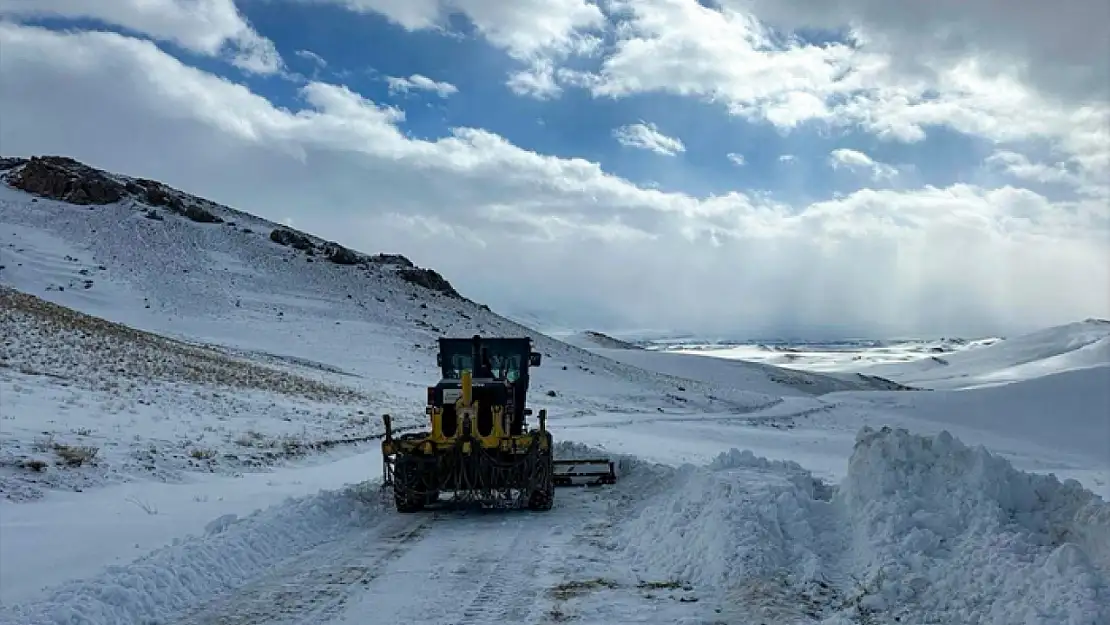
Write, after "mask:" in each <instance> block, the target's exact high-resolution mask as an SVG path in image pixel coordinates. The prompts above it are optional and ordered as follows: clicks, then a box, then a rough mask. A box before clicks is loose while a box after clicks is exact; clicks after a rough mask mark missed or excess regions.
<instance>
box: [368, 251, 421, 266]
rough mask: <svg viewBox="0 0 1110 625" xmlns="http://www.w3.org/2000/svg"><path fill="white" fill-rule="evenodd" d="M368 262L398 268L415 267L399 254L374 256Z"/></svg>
mask: <svg viewBox="0 0 1110 625" xmlns="http://www.w3.org/2000/svg"><path fill="white" fill-rule="evenodd" d="M370 262H372V263H378V264H381V265H397V266H398V267H412V268H415V267H416V265H415V264H414V263H413V262H412V261H411V260H409V259H407V258H405V257H404V256H401V255H400V254H374V255H373V256H371V257H370Z"/></svg>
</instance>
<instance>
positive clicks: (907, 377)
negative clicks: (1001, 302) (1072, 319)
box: [862, 319, 1110, 388]
mask: <svg viewBox="0 0 1110 625" xmlns="http://www.w3.org/2000/svg"><path fill="white" fill-rule="evenodd" d="M1107 365H1110V321H1107V320H1104V319H1087V320H1085V321H1079V322H1076V323H1069V324H1065V325H1061V326H1055V327H1052V328H1046V329H1044V330H1040V331H1038V332H1032V333H1029V334H1025V335H1021V336H1015V337H1011V338H1007V339H1004V340H1000V341H996V342H994V343H992V344H990V345H988V346H984V347H980V348H977V349H969V350H965V351H961V352H958V353H953V354H948V355H944V356H936V357H930V358H925V359H921V360H917V361H913V362H907V363H892V364H883V365H874V366H871V367H868V368H866V369H862V371H864V372H865V373H870V374H874V375H881V376H886V377H890V378H893V379H896V380H898V381H900V382H903V383H905V384H917V385H922V386H928V387H929V388H971V387H975V386H986V385H994V384H1005V383H1008V382H1016V381H1020V380H1029V379H1033V378H1037V377H1040V376H1045V375H1052V374H1055V373H1061V372H1065V371H1072V370H1076V369H1085V368H1088V367H1102V366H1107ZM1108 382H1110V380H1108Z"/></svg>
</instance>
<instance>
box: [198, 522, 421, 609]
mask: <svg viewBox="0 0 1110 625" xmlns="http://www.w3.org/2000/svg"><path fill="white" fill-rule="evenodd" d="M432 521H433V518H432V517H400V518H396V519H391V520H389V521H386V522H385V523H384V524H383V526H381V527H377V528H368V529H367V533H366V534H364V535H362V536H357V537H354V538H353V539H341V540H339V541H333V542H331V543H328V544H325V545H321V546H320V547H317V548H315V549H313V550H311V551H309V552H308V553H306V554H304V555H302V556H299V557H296V558H293V559H291V560H289V561H287V562H286V563H284V564H281V565H279V568H277V569H276V570H275V571H274V572H273V573H272V574H270V575H266V576H264V577H262V578H260V579H258V580H256V581H255V582H253V583H251V584H248V585H246V586H244V587H242V588H240V589H237V590H236V591H234V592H232V593H229V594H226V595H223V596H221V597H219V598H218V599H216V600H215V601H213V602H211V603H209V604H207V605H205V606H204V607H202V608H201V609H200V610H199V611H198V612H195V613H193V614H192V615H190V616H188V617H186V618H185V619H183V620H181V621H178V623H179V625H258V624H263V623H267V624H269V623H315V622H319V620H320V619H321V618H325V617H327V616H328V615H329V614H335V613H337V612H338V611H340V610H341V609H342V608H343V606H344V604H345V603H346V601H347V599H348V598H349V596H350V594H351V593H352V592H354V591H355V590H356V589H357V588H359V587H361V586H364V585H366V584H368V583H370V581H371V580H373V579H374V578H375V577H376V576H377V575H378V574H379V573H380V571H381V570H382V569H383V567H385V566H386V565H387V564H388V563H389V562H390V561H393V560H396V559H397V558H399V557H401V556H402V555H404V553H405V552H406V551H407V550H408V549H409V548H411V546H412V545H413V544H414V543H415V542H417V541H419V540H420V537H421V536H422V534H423V533H424V532H425V531H426V530H427V528H428V526H429V525H430V524H431V523H432Z"/></svg>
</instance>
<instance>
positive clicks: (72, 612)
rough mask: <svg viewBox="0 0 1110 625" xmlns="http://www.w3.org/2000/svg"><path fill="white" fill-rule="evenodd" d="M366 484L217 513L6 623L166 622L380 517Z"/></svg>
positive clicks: (21, 609) (3, 612)
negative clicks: (243, 513)
mask: <svg viewBox="0 0 1110 625" xmlns="http://www.w3.org/2000/svg"><path fill="white" fill-rule="evenodd" d="M382 512H383V505H382V503H381V502H380V501H379V500H378V498H377V497H376V496H374V495H373V494H371V493H370V492H369V489H368V488H367V486H366V485H356V486H351V487H348V488H345V489H341V490H336V491H324V492H321V493H319V494H317V495H311V496H307V497H301V498H297V499H289V500H288V501H287V502H286V503H285V504H284V505H278V506H274V507H271V508H268V509H265V510H261V511H258V512H256V513H255V514H253V515H251V516H248V517H245V518H237V517H235V516H234V515H229V516H224V517H219V518H217V519H215V520H213V521H212V522H211V523H209V525H208V527H207V528H206V533H205V534H204V535H200V536H190V537H188V538H185V539H182V540H180V541H178V542H177V543H175V544H174V545H172V546H169V547H166V548H163V549H160V550H157V551H154V552H152V553H150V554H148V555H147V556H144V557H142V558H139V559H138V560H136V561H134V562H132V563H130V564H128V565H126V566H110V567H108V568H107V569H106V570H105V571H104V572H103V573H101V574H100V575H98V576H97V577H94V578H91V579H88V580H78V581H73V582H69V583H66V584H63V585H62V586H60V587H58V588H56V589H54V590H52V591H51V592H50V594H49V595H48V596H47V597H45V598H44V599H42V600H40V601H36V602H34V603H31V604H21V605H16V606H11V607H8V606H5V607H4V608H2V609H0V623H2V624H5V625H7V624H11V625H73V624H77V623H95V624H96V625H134V624H135V623H150V624H154V623H166V622H172V621H167V620H164V619H166V618H167V617H171V616H173V615H176V614H179V613H181V612H183V611H184V610H187V609H190V608H192V607H194V606H195V605H197V603H198V602H200V601H202V600H204V599H207V598H210V597H212V596H214V595H217V594H219V593H221V592H226V591H229V590H232V589H234V588H237V587H238V586H240V585H242V584H243V583H245V582H247V581H249V580H251V579H253V578H255V577H257V576H258V575H260V574H262V573H264V572H265V571H266V570H267V569H268V568H270V567H271V566H273V565H274V564H275V563H277V562H279V561H281V560H284V559H287V558H289V557H292V556H294V555H296V554H298V553H300V552H302V551H305V550H307V549H310V548H312V547H314V546H316V545H320V544H323V543H325V542H327V541H330V540H336V539H339V538H341V537H343V536H346V535H348V534H350V533H351V532H358V531H365V530H366V529H367V528H368V527H369V526H372V525H374V524H376V523H378V522H379V521H380V519H381V518H382Z"/></svg>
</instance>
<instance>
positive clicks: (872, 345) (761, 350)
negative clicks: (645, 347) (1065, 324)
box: [651, 337, 1000, 373]
mask: <svg viewBox="0 0 1110 625" xmlns="http://www.w3.org/2000/svg"><path fill="white" fill-rule="evenodd" d="M999 340H1000V339H999V338H997V337H988V338H977V339H961V338H942V339H935V340H910V339H906V340H866V341H864V340H858V341H851V340H848V341H777V342H773V341H764V342H760V343H734V342H727V341H726V342H712V343H706V342H691V341H652V342H651V344H652V347H653V348H654V349H660V350H665V351H671V352H678V353H688V354H700V355H704V356H713V357H716V358H726V359H729V360H746V361H749V362H759V363H763V364H767V365H774V366H776V367H785V368H788V369H801V370H804V371H814V372H822V373H824V372H843V371H858V370H861V369H863V368H865V367H870V366H872V365H883V364H897V363H912V362H918V361H921V360H923V359H929V358H947V357H948V356H949V355H951V354H956V353H959V352H963V351H967V350H974V349H977V348H980V347H985V346H987V345H992V344H994V343H995V342H997V341H999Z"/></svg>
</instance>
